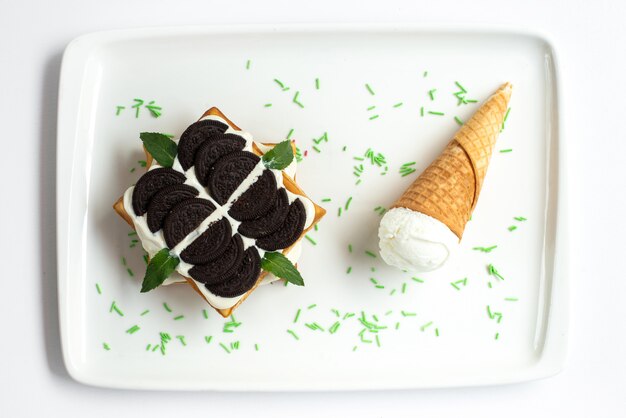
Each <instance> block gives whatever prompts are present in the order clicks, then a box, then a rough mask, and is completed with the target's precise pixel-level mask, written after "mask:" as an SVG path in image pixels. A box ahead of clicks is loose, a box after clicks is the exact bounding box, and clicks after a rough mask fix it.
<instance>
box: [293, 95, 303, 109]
mask: <svg viewBox="0 0 626 418" xmlns="http://www.w3.org/2000/svg"><path fill="white" fill-rule="evenodd" d="M299 96H300V92H299V91H297V92H296V94H295V95H294V96H293V102H294V103H295V104H297V105H298V106H300V107H301V108H304V105H303V104H302V103H300V101H299V100H298V97H299Z"/></svg>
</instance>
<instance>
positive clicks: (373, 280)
mask: <svg viewBox="0 0 626 418" xmlns="http://www.w3.org/2000/svg"><path fill="white" fill-rule="evenodd" d="M370 282H372V283H373V284H378V280H376V279H375V278H373V277H370Z"/></svg>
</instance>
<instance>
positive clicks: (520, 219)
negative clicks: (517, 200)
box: [513, 216, 527, 222]
mask: <svg viewBox="0 0 626 418" xmlns="http://www.w3.org/2000/svg"><path fill="white" fill-rule="evenodd" d="M513 219H515V220H516V221H519V222H524V221H526V220H527V219H526V218H524V217H523V216H516V217H515V218H513Z"/></svg>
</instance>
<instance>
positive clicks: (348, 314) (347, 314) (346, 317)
mask: <svg viewBox="0 0 626 418" xmlns="http://www.w3.org/2000/svg"><path fill="white" fill-rule="evenodd" d="M353 316H354V314H353V313H352V312H348V313H346V314H345V315H344V316H343V319H344V320H346V319H348V318H352V317H353Z"/></svg>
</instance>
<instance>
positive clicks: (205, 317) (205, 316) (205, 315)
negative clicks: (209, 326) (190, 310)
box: [202, 309, 209, 319]
mask: <svg viewBox="0 0 626 418" xmlns="http://www.w3.org/2000/svg"><path fill="white" fill-rule="evenodd" d="M202 316H203V317H204V319H209V313H208V312H207V310H206V309H203V310H202Z"/></svg>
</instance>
